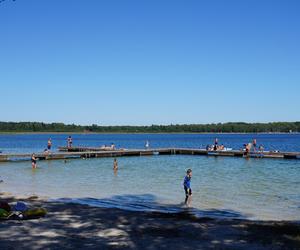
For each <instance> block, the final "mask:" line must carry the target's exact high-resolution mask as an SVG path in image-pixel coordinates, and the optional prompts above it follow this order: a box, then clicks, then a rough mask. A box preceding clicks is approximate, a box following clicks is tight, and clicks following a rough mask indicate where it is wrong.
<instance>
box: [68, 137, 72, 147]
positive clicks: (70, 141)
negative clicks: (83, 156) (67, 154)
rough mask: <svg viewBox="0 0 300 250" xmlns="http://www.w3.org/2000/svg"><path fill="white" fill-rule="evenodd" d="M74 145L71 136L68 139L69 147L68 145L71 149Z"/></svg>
mask: <svg viewBox="0 0 300 250" xmlns="http://www.w3.org/2000/svg"><path fill="white" fill-rule="evenodd" d="M72 143H73V140H72V137H71V136H69V137H68V139H67V145H68V148H71V147H72Z"/></svg>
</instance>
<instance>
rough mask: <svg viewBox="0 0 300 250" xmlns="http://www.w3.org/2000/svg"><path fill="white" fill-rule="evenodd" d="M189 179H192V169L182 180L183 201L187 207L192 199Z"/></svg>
mask: <svg viewBox="0 0 300 250" xmlns="http://www.w3.org/2000/svg"><path fill="white" fill-rule="evenodd" d="M191 179H192V169H190V168H189V169H188V170H187V171H186V176H185V177H184V180H183V187H184V192H185V201H184V204H186V205H189V204H190V202H191V197H192V188H191Z"/></svg>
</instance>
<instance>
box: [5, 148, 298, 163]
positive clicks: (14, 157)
mask: <svg viewBox="0 0 300 250" xmlns="http://www.w3.org/2000/svg"><path fill="white" fill-rule="evenodd" d="M31 155H32V154H31V153H7V154H6V153H0V162H13V161H29V160H31ZM151 155H202V156H208V157H209V156H210V157H243V158H271V159H296V160H297V159H298V160H300V152H278V151H276V152H274V151H262V152H261V151H251V152H250V153H248V154H245V151H243V150H225V151H223V150H216V151H211V150H206V149H192V148H153V149H116V150H103V149H101V148H90V147H72V148H67V147H59V148H58V151H53V152H52V151H51V152H41V153H35V156H36V158H37V159H38V160H67V159H78V158H101V157H121V156H151Z"/></svg>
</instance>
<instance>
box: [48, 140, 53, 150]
mask: <svg viewBox="0 0 300 250" xmlns="http://www.w3.org/2000/svg"><path fill="white" fill-rule="evenodd" d="M51 147H52V140H51V138H49V139H48V143H47V149H48V150H49V151H50V150H51Z"/></svg>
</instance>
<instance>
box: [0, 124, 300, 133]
mask: <svg viewBox="0 0 300 250" xmlns="http://www.w3.org/2000/svg"><path fill="white" fill-rule="evenodd" d="M0 132H2V133H4V132H83V133H88V132H95V133H289V132H300V122H270V123H246V122H227V123H212V124H170V125H151V126H100V125H96V124H92V125H89V126H82V125H75V124H64V123H43V122H0Z"/></svg>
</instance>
